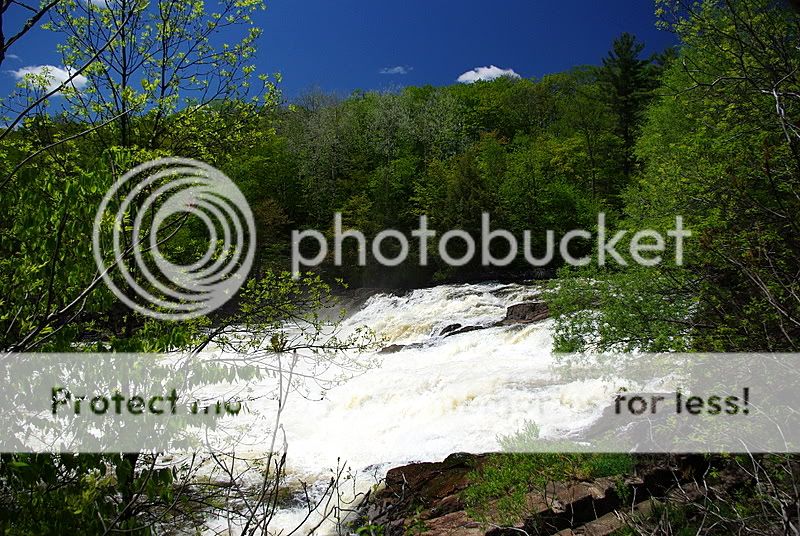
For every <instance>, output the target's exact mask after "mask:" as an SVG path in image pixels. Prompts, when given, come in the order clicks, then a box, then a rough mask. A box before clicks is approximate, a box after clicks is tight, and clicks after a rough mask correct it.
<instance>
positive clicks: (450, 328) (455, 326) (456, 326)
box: [439, 324, 461, 337]
mask: <svg viewBox="0 0 800 536" xmlns="http://www.w3.org/2000/svg"><path fill="white" fill-rule="evenodd" d="M460 328H461V324H450V325H449V326H445V328H444V329H443V330H442V331H441V332H440V333H439V336H440V337H447V336H448V335H449V334H451V333H452V332H454V331H456V330H457V329H460Z"/></svg>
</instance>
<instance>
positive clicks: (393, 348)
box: [378, 342, 422, 354]
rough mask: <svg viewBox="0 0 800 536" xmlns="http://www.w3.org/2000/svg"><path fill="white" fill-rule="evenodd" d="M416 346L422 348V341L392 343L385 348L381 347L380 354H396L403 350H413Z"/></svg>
mask: <svg viewBox="0 0 800 536" xmlns="http://www.w3.org/2000/svg"><path fill="white" fill-rule="evenodd" d="M415 348H422V343H421V342H414V343H411V344H390V345H389V346H386V347H384V348H381V349H380V351H379V352H378V354H396V353H397V352H400V351H402V350H413V349H415Z"/></svg>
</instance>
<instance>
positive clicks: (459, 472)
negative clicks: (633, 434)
mask: <svg viewBox="0 0 800 536" xmlns="http://www.w3.org/2000/svg"><path fill="white" fill-rule="evenodd" d="M485 460H486V455H471V454H452V455H450V456H449V457H448V458H447V459H445V460H444V461H443V462H434V463H430V462H428V463H413V464H410V465H405V466H402V467H397V468H394V469H391V470H389V472H388V473H387V475H386V479H385V484H384V485H383V487H381V488H379V489H378V490H377V491H375V492H374V493H372V494H371V496H368V497H367V498H366V499H365V500H364V502H363V503H362V505H361V513H362V515H361V519H360V521H359V523H358V524H359V526H361V527H373V528H375V527H381V529H380V530H379V532H377V533H380V534H383V535H384V536H400V535H403V534H410V533H414V534H425V535H428V536H445V535H447V536H503V535H506V534H508V535H511V534H550V535H557V536H574V535H578V534H582V535H591V536H607V535H610V534H612V533H614V532H616V531H617V530H619V529H620V528H621V527H622V526H623V519H624V518H625V516H630V515H632V514H636V513H646V512H647V511H649V509H650V507H651V502H650V497H652V496H661V495H663V494H664V493H666V492H667V491H668V490H669V488H670V487H672V486H674V485H675V483H676V482H679V481H683V482H690V481H692V480H693V478H694V477H695V476H696V475H697V474H699V473H700V472H702V471H703V470H704V468H705V466H706V465H705V462H704V460H703V458H702V457H701V456H682V457H673V458H670V459H668V460H667V459H664V458H662V459H661V461H660V462H658V463H655V462H651V463H649V464H645V468H643V469H641V470H640V471H639V473H638V474H636V475H632V476H627V477H624V478H597V479H594V480H590V481H574V482H553V483H552V484H550V485H549V486H548V487H547V489H546V490H545V491H544V493H541V492H530V493H528V494H527V495H526V502H527V508H526V510H525V513H524V514H522V515H520V517H519V518H518V519H517V520H516V521H515V522H513V523H511V524H509V525H506V526H503V527H499V526H496V525H492V524H488V523H486V522H484V521H481V520H477V519H474V518H473V517H472V516H471V515H470V513H469V512H468V511H467V510H466V509H465V504H464V502H463V500H462V498H461V496H462V493H461V492H462V491H464V489H466V488H467V486H469V484H470V478H471V475H472V474H473V472H474V471H476V470H478V469H480V467H481V465H482V464H483V463H484V462H485ZM488 506H489V511H491V510H492V508H493V505H492V504H490V505H488ZM361 533H363V534H369V531H362V532H361Z"/></svg>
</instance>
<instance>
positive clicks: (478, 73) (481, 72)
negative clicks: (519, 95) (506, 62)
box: [458, 65, 520, 84]
mask: <svg viewBox="0 0 800 536" xmlns="http://www.w3.org/2000/svg"><path fill="white" fill-rule="evenodd" d="M501 76H510V77H511V78H520V76H519V75H518V74H517V73H515V72H514V69H501V68H500V67H496V66H494V65H490V66H489V67H475V68H474V69H472V70H471V71H467V72H466V73H464V74H462V75H461V76H459V77H458V81H459V82H461V83H462V84H471V83H473V82H477V81H478V80H494V79H495V78H500V77H501Z"/></svg>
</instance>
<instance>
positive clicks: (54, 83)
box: [11, 65, 88, 91]
mask: <svg viewBox="0 0 800 536" xmlns="http://www.w3.org/2000/svg"><path fill="white" fill-rule="evenodd" d="M72 73H73V70H72V69H70V68H69V67H56V66H55V65H29V66H27V67H23V68H22V69H18V70H16V71H11V74H13V75H14V78H16V79H17V80H30V77H34V76H40V75H44V76H46V77H47V84H46V86H45V90H46V91H52V90H54V89H56V88H57V87H58V86H60V85H61V84H63V83H64V82H66V80H67V79H68V78H69V77H70V76H72ZM87 82H88V80H87V79H86V77H85V76H83V75H82V74H79V75H77V76H76V77H75V78H73V79H72V81H71V82H70V85H71V86H72V87H74V88H75V89H76V90H81V89H83V88H84V87H85V86H86V83H87Z"/></svg>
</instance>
